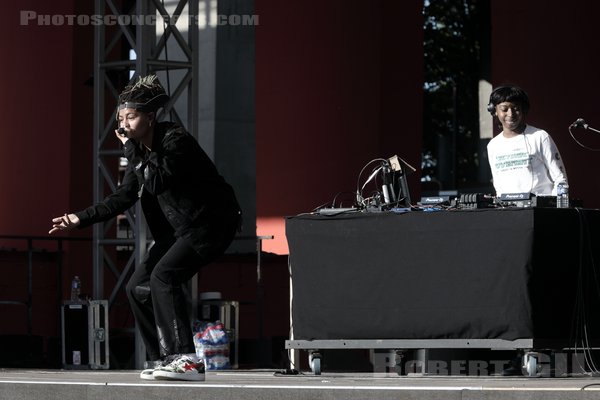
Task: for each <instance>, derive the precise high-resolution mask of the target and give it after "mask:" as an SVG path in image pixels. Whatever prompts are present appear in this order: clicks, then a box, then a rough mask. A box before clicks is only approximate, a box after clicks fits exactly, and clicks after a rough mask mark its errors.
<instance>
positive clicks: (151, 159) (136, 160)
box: [49, 75, 241, 381]
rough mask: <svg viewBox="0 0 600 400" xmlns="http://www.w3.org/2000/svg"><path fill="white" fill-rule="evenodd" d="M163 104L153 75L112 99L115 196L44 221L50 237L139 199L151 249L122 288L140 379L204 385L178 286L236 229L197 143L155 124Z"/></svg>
mask: <svg viewBox="0 0 600 400" xmlns="http://www.w3.org/2000/svg"><path fill="white" fill-rule="evenodd" d="M168 100H169V97H168V96H167V95H166V93H165V90H164V89H163V87H162V86H161V85H160V83H159V82H158V80H157V79H156V76H154V75H150V76H147V77H143V78H140V79H139V80H138V81H137V83H135V84H134V85H130V86H127V87H126V88H125V90H124V91H123V92H122V93H121V95H120V96H119V106H118V111H117V119H118V122H119V129H118V130H116V131H115V135H116V137H117V138H118V139H119V140H120V141H121V142H122V143H123V146H124V153H125V157H126V158H127V160H128V166H127V170H126V172H125V176H124V178H123V182H122V183H121V185H120V186H119V187H118V188H117V190H116V191H115V193H113V194H111V195H109V196H108V197H107V198H106V199H104V201H102V202H101V203H99V204H96V205H93V206H91V207H88V208H86V209H85V210H83V211H79V212H75V213H67V214H65V215H63V216H62V217H56V218H54V219H52V229H51V230H50V232H49V233H50V234H52V233H54V232H57V231H61V230H66V229H72V228H75V227H80V228H83V227H86V226H89V225H92V224H94V223H97V222H102V221H106V220H108V219H110V218H113V217H115V216H117V215H119V214H121V213H123V212H124V211H125V210H127V209H129V208H130V207H131V206H133V205H134V204H135V203H136V202H137V201H138V200H139V201H141V205H142V209H143V211H144V215H145V217H146V221H147V224H148V227H149V229H150V232H151V234H152V237H153V239H154V241H155V243H154V245H153V246H152V247H151V248H150V249H149V251H148V253H147V255H146V257H145V258H144V260H143V261H142V263H141V264H140V265H138V266H137V267H136V270H135V272H134V273H133V275H132V277H131V278H130V280H129V282H128V283H127V296H128V298H129V302H130V304H131V308H132V311H133V314H134V316H135V319H136V322H137V323H138V326H139V329H140V332H141V335H142V338H143V340H144V344H145V345H146V351H147V355H148V359H149V360H150V361H153V362H154V365H155V366H156V368H154V369H147V370H144V371H142V373H141V377H142V378H143V379H178V380H196V381H197V380H204V365H203V364H202V363H201V362H200V361H198V360H197V359H196V357H195V349H194V343H193V337H192V331H191V324H190V320H189V316H188V313H187V302H188V299H187V298H186V296H185V295H184V292H183V289H182V287H183V285H185V284H186V283H187V282H188V281H189V280H190V279H191V278H192V277H193V276H194V274H196V272H198V270H199V269H200V267H202V266H203V265H206V264H207V263H209V262H211V261H213V260H214V259H215V258H217V257H219V256H221V255H222V254H223V253H224V252H225V250H226V249H227V247H228V246H229V245H230V244H231V242H232V240H233V237H234V235H235V233H236V230H237V229H238V228H239V226H240V222H241V211H240V207H239V205H238V202H237V200H236V197H235V194H234V192H233V189H232V188H231V186H230V185H229V184H227V183H226V182H225V180H224V179H223V177H222V176H221V175H220V174H219V173H218V171H217V169H216V168H215V165H214V164H213V162H212V161H211V160H210V158H209V157H208V156H207V155H206V153H205V152H204V151H203V150H202V149H201V147H200V145H199V144H198V142H197V141H196V140H195V139H194V138H193V137H192V136H191V135H190V134H189V133H187V132H186V131H185V130H184V129H183V128H182V127H180V126H177V125H175V124H174V123H172V122H157V121H156V111H157V110H158V109H159V108H161V107H162V106H164V104H166V102H167V101H168Z"/></svg>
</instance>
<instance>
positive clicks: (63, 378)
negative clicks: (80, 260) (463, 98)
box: [0, 369, 600, 400]
mask: <svg viewBox="0 0 600 400" xmlns="http://www.w3.org/2000/svg"><path fill="white" fill-rule="evenodd" d="M275 372H276V371H274V370H236V371H222V372H221V371H218V372H217V371H209V372H208V373H207V376H206V381H205V382H198V383H195V382H174V381H170V382H166V381H144V380H141V379H140V378H139V371H130V370H128V371H112V370H109V371H70V370H69V371H65V370H21V369H1V370H0V399H6V400H9V399H10V400H25V399H27V400H31V399H44V400H49V399H50V400H53V399H57V400H58V399H60V400H70V399H77V400H109V399H111V400H112V399H126V400H150V399H169V400H178V399H182V400H183V399H185V400H189V399H202V400H210V399H215V400H217V399H218V400H226V399H238V400H245V399H249V400H250V399H252V400H256V399H261V400H270V399H277V400H279V399H284V400H286V399H290V400H296V399H328V400H333V399H344V400H346V399H371V398H372V399H420V400H428V399H436V400H437V399H445V400H446V399H457V400H458V399H507V398H510V399H541V398H543V399H569V400H573V399H598V398H599V397H600V393H599V392H600V378H599V377H594V378H592V377H586V376H581V377H569V378H526V377H510V378H509V377H489V376H488V377H464V376H463V377H460V376H456V377H454V376H442V377H440V376H417V377H414V376H409V377H406V376H398V375H396V374H392V373H388V374H384V373H323V374H322V375H320V376H315V375H312V374H310V373H305V374H301V375H283V376H278V375H277V374H276V373H275Z"/></svg>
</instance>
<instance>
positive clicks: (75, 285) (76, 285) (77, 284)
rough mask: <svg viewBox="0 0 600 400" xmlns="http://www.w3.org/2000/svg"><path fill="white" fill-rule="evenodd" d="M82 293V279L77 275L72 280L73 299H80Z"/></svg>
mask: <svg viewBox="0 0 600 400" xmlns="http://www.w3.org/2000/svg"><path fill="white" fill-rule="evenodd" d="M80 295H81V280H80V279H79V276H77V275H75V277H73V280H72V281H71V301H79V296H80Z"/></svg>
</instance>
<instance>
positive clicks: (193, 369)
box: [142, 354, 205, 381]
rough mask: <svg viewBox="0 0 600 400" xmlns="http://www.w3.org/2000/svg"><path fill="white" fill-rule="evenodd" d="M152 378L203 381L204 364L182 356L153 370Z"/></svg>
mask: <svg viewBox="0 0 600 400" xmlns="http://www.w3.org/2000/svg"><path fill="white" fill-rule="evenodd" d="M142 372H143V371H142ZM152 376H153V377H154V379H163V380H177V381H203V380H204V379H205V373H204V364H203V363H202V362H196V361H194V360H193V359H192V358H191V357H189V356H187V355H185V354H182V355H180V356H178V357H176V358H175V359H173V361H171V362H170V363H168V364H164V365H162V366H160V367H158V368H156V369H154V372H153V373H152ZM143 379H145V378H143Z"/></svg>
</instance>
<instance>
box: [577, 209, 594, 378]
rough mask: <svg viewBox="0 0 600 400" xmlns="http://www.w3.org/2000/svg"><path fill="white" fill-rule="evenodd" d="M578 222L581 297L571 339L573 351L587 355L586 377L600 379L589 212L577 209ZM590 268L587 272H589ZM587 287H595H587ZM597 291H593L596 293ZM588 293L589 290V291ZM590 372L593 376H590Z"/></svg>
mask: <svg viewBox="0 0 600 400" xmlns="http://www.w3.org/2000/svg"><path fill="white" fill-rule="evenodd" d="M575 211H576V212H577V216H578V221H579V261H578V276H577V293H576V297H575V307H574V311H573V322H572V327H571V339H570V342H571V343H574V345H573V351H574V353H577V352H578V350H580V351H581V353H582V355H583V361H584V365H581V363H580V362H579V359H578V358H577V359H576V360H577V366H578V367H579V368H580V369H581V370H583V371H585V372H584V373H585V374H586V375H591V376H598V375H600V370H599V369H598V367H597V366H596V362H595V359H594V355H593V353H592V343H591V340H590V338H591V337H592V336H591V335H592V332H590V331H589V328H590V325H589V324H588V322H589V321H590V319H589V318H588V317H589V307H588V304H587V301H591V300H592V295H593V294H596V296H598V298H600V282H599V280H598V274H597V271H596V263H595V260H594V253H593V247H592V243H591V239H590V237H591V232H590V230H589V221H588V220H587V217H586V215H585V212H584V211H583V210H582V209H581V208H579V207H576V208H575ZM586 260H587V261H589V265H588V264H586ZM586 266H587V268H586ZM590 273H591V274H593V276H592V277H591V278H592V279H593V282H590V280H589V278H590V276H589V274H590ZM585 283H591V284H592V287H591V288H590V286H589V284H588V285H587V286H584V284H585ZM593 288H595V289H596V290H595V291H593V290H592V289H593ZM586 289H587V290H586ZM580 345H581V347H579V346H580ZM588 370H589V372H588Z"/></svg>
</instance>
